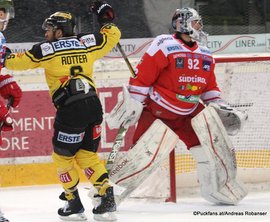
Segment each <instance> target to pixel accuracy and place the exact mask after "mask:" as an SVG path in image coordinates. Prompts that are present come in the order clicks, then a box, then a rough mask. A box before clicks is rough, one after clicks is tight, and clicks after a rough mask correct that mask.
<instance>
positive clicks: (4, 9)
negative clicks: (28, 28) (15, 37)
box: [0, 0, 15, 31]
mask: <svg viewBox="0 0 270 222" xmlns="http://www.w3.org/2000/svg"><path fill="white" fill-rule="evenodd" d="M14 16H15V12H14V7H13V1H12V0H0V31H4V30H5V29H6V28H7V24H8V21H9V19H12V18H14Z"/></svg>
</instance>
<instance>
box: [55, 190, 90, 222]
mask: <svg viewBox="0 0 270 222" xmlns="http://www.w3.org/2000/svg"><path fill="white" fill-rule="evenodd" d="M59 198H60V199H61V200H64V201H66V203H65V206H64V207H63V208H60V209H58V215H59V216H60V219H61V220H65V221H85V220H87V217H86V216H85V214H84V207H83V205H82V202H81V199H80V196H79V193H78V190H75V191H74V192H72V193H70V194H67V193H65V192H63V193H62V194H61V195H60V196H59Z"/></svg>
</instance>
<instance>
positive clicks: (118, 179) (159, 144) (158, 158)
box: [110, 119, 178, 204]
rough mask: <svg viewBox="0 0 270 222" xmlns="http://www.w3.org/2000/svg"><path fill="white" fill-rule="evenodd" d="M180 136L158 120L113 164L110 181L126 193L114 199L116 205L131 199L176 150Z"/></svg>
mask: <svg viewBox="0 0 270 222" xmlns="http://www.w3.org/2000/svg"><path fill="white" fill-rule="evenodd" d="M177 141H178V136H177V135H176V134H175V133H174V132H173V131H172V130H171V129H170V128H169V127H168V126H166V125H165V124H164V123H163V122H162V121H161V120H158V119H157V120H155V121H154V123H153V124H152V125H151V126H150V128H149V129H148V130H147V131H146V132H145V133H144V134H143V135H142V136H141V138H140V139H139V140H138V142H137V143H136V144H135V146H133V148H132V149H130V150H129V151H128V152H127V153H126V154H125V155H124V156H123V157H121V158H119V160H118V161H117V162H116V163H115V164H114V166H113V167H112V169H111V171H110V180H111V181H112V182H113V183H115V184H117V185H118V186H121V187H123V188H124V189H125V190H124V191H123V192H122V193H121V194H120V195H117V194H116V195H115V198H116V202H117V204H120V202H121V201H122V200H124V199H125V198H126V197H128V196H129V195H130V194H131V192H132V191H134V190H135V189H136V188H137V187H138V186H139V185H140V184H141V183H142V182H143V181H144V180H145V179H146V178H147V177H148V176H149V175H150V174H151V173H152V172H153V171H154V170H155V169H156V168H157V167H159V166H160V165H161V164H162V162H163V160H164V159H165V158H167V157H168V155H169V153H170V152H171V151H172V150H173V149H174V148H175V146H176V143H177Z"/></svg>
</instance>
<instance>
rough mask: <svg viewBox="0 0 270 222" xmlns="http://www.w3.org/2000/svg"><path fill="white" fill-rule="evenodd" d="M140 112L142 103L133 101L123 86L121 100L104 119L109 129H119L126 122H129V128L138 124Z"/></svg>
mask: <svg viewBox="0 0 270 222" xmlns="http://www.w3.org/2000/svg"><path fill="white" fill-rule="evenodd" d="M142 110H143V105H142V103H141V102H139V101H137V100H135V99H133V98H132V97H131V96H130V94H129V92H128V89H127V87H126V86H125V85H123V94H122V98H121V99H119V101H118V103H117V104H116V106H115V107H114V108H113V110H112V111H111V112H110V113H109V115H108V116H107V117H106V122H107V124H108V126H109V128H110V129H119V128H120V126H121V124H122V123H127V122H130V123H129V126H133V125H135V124H136V123H137V122H138V120H139V118H140V116H141V113H142Z"/></svg>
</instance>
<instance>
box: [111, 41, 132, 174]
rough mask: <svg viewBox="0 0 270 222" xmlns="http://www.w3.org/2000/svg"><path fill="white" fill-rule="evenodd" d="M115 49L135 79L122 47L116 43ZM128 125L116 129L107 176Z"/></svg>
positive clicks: (127, 123)
mask: <svg viewBox="0 0 270 222" xmlns="http://www.w3.org/2000/svg"><path fill="white" fill-rule="evenodd" d="M117 48H118V49H119V51H120V53H121V55H122V57H123V58H124V60H125V62H126V64H127V66H128V68H129V71H130V72H131V75H132V77H135V76H136V75H135V72H134V69H133V68H132V66H131V64H130V62H129V60H128V57H127V55H126V53H125V52H124V50H123V49H122V46H121V45H120V43H119V42H118V43H117ZM129 125H130V120H126V121H125V122H123V123H122V124H121V126H120V128H119V129H118V133H117V135H116V137H115V140H114V143H113V146H112V150H111V152H110V154H109V157H108V160H107V163H106V169H107V171H108V174H109V173H110V170H111V169H112V167H113V164H114V161H115V159H116V157H117V154H118V152H119V150H120V148H121V145H122V143H123V140H124V138H125V135H126V132H127V131H128V129H129Z"/></svg>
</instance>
